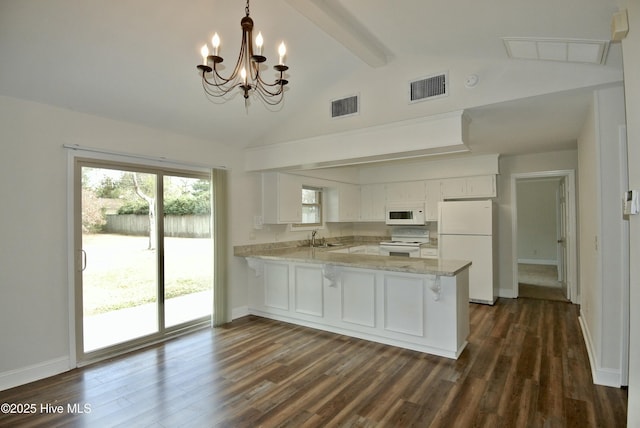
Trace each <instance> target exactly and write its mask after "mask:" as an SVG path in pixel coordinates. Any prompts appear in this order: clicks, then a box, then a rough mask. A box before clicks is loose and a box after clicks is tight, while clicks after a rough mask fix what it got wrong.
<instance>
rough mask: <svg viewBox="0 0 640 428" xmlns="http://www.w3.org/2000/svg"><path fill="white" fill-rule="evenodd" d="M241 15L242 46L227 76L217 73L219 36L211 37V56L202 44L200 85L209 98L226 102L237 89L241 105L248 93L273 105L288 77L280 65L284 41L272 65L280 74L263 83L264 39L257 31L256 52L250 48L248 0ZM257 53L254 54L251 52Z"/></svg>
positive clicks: (284, 52) (280, 95) (251, 28)
mask: <svg viewBox="0 0 640 428" xmlns="http://www.w3.org/2000/svg"><path fill="white" fill-rule="evenodd" d="M245 13H246V15H245V17H244V18H242V20H241V21H240V26H241V27H242V45H241V46H240V53H239V54H238V60H237V61H236V64H235V66H234V67H233V70H232V71H231V75H229V76H228V77H224V76H222V75H220V68H221V67H220V65H219V64H221V63H222V61H223V59H222V57H221V56H220V55H219V51H220V37H219V36H218V33H215V34H214V35H213V37H212V39H211V46H212V47H213V55H209V47H208V46H207V45H206V44H205V45H204V46H202V49H201V50H200V53H201V54H202V64H200V65H198V66H197V68H198V70H199V71H200V74H201V76H202V87H203V88H204V91H205V93H206V94H207V96H208V97H209V99H212V101H213V100H214V99H222V101H226V100H227V99H230V98H231V97H233V96H234V95H235V93H232V91H234V90H235V88H239V89H240V91H241V92H242V94H243V97H244V100H245V106H247V105H248V100H249V96H250V95H252V96H255V97H257V98H259V99H260V100H261V101H263V102H264V103H265V104H267V105H271V106H275V105H277V104H279V103H281V102H282V101H283V99H284V87H285V85H286V84H287V83H289V81H288V80H286V79H285V78H284V72H285V71H287V70H288V69H289V67H287V66H286V65H284V59H285V55H286V53H287V49H286V47H285V45H284V42H282V43H280V46H279V48H278V54H279V61H278V64H276V65H274V66H273V68H274V69H275V70H276V71H277V72H278V73H279V74H280V76H279V77H278V78H277V79H276V80H275V81H274V82H273V83H267V82H265V81H264V80H263V79H262V75H261V74H260V72H261V70H260V66H261V64H262V63H263V62H265V61H266V60H267V58H266V57H264V56H263V55H262V48H263V43H264V40H263V38H262V33H260V32H258V35H257V36H256V39H255V43H256V48H257V49H256V51H254V49H253V42H252V31H253V20H252V19H251V17H250V16H249V0H247V5H246V7H245ZM255 52H257V54H255Z"/></svg>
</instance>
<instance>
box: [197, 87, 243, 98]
mask: <svg viewBox="0 0 640 428" xmlns="http://www.w3.org/2000/svg"><path fill="white" fill-rule="evenodd" d="M202 87H203V89H204V92H205V93H206V94H207V95H209V96H212V97H216V98H223V97H225V96H226V95H228V94H229V93H230V92H231V91H232V90H233V89H235V88H236V86H231V87H229V88H228V89H226V90H222V89H219V88H218V87H216V86H214V87H213V88H217V89H218V90H217V91H215V92H214V91H212V90H211V88H212V87H208V86H207V85H202Z"/></svg>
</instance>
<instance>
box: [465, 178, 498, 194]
mask: <svg viewBox="0 0 640 428" xmlns="http://www.w3.org/2000/svg"><path fill="white" fill-rule="evenodd" d="M467 194H468V195H470V196H473V197H478V198H480V197H488V198H493V197H495V196H497V192H496V176H495V175H480V176H477V177H467Z"/></svg>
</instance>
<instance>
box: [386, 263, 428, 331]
mask: <svg viewBox="0 0 640 428" xmlns="http://www.w3.org/2000/svg"><path fill="white" fill-rule="evenodd" d="M424 297H425V296H424V281H423V279H422V277H420V276H417V275H403V274H391V273H385V275H384V308H385V314H384V329H385V330H388V331H394V332H397V333H404V334H410V335H412V336H419V337H422V336H423V335H424V318H425V314H424Z"/></svg>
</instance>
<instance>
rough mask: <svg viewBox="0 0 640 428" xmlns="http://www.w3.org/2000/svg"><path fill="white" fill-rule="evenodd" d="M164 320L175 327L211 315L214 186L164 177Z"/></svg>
mask: <svg viewBox="0 0 640 428" xmlns="http://www.w3.org/2000/svg"><path fill="white" fill-rule="evenodd" d="M163 189H164V193H163V202H164V213H165V215H164V222H163V224H164V239H163V242H164V245H163V247H164V308H165V310H164V319H165V326H167V327H169V326H176V325H179V324H182V323H184V322H188V321H192V320H194V319H198V318H202V317H210V316H211V308H212V302H213V295H212V293H213V290H212V288H211V284H212V269H211V266H212V261H213V246H212V243H211V216H210V207H211V198H210V195H211V183H210V180H209V179H202V178H191V177H184V176H176V175H165V176H164V186H163Z"/></svg>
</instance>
